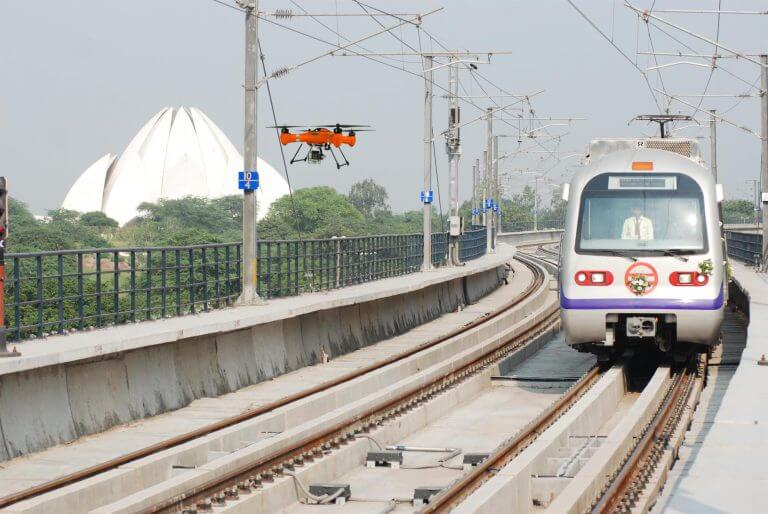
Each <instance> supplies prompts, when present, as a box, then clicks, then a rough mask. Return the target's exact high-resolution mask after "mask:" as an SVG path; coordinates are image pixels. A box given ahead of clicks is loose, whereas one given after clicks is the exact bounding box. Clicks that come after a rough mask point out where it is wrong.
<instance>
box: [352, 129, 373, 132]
mask: <svg viewBox="0 0 768 514" xmlns="http://www.w3.org/2000/svg"><path fill="white" fill-rule="evenodd" d="M350 132H376V129H365V128H363V129H352V130H350Z"/></svg>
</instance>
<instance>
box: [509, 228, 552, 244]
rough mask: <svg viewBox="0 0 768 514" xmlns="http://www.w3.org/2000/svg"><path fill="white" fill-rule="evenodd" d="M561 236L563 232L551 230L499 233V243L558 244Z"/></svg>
mask: <svg viewBox="0 0 768 514" xmlns="http://www.w3.org/2000/svg"><path fill="white" fill-rule="evenodd" d="M562 236H563V231H562V230H559V229H552V230H530V231H528V232H500V233H499V241H501V242H503V243H508V244H511V245H520V244H525V243H534V242H536V243H547V242H552V243H555V242H558V241H560V238H561V237H562Z"/></svg>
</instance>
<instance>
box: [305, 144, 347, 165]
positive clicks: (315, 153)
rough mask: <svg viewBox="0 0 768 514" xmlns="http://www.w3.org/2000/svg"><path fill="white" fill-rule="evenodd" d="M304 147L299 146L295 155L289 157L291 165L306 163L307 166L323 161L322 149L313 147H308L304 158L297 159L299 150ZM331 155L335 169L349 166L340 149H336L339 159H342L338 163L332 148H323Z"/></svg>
mask: <svg viewBox="0 0 768 514" xmlns="http://www.w3.org/2000/svg"><path fill="white" fill-rule="evenodd" d="M303 147H304V145H303V144H300V145H299V147H298V148H297V149H296V153H295V154H293V157H291V164H294V163H297V162H306V163H308V164H319V163H320V162H321V161H322V160H323V159H325V154H324V153H323V148H322V147H317V148H315V147H313V146H312V145H308V147H309V148H307V152H306V153H305V154H304V157H301V158H297V157H298V156H299V153H301V149H302V148H303ZM325 149H326V150H328V151H329V152H330V153H331V156H332V157H333V160H334V162H335V163H336V169H337V170H340V169H341V168H342V167H344V166H349V160H348V159H347V156H346V155H344V152H343V151H342V150H341V148H338V149H337V150H338V151H339V153H340V154H341V157H342V159H343V161H342V162H339V159H338V158H337V157H336V153H335V152H334V151H333V147H330V146H329V147H327V148H325Z"/></svg>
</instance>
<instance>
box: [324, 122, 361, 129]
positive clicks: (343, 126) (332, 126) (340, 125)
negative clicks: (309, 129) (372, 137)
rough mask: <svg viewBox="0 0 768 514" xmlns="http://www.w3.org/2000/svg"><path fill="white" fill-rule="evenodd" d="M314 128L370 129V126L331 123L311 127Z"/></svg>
mask: <svg viewBox="0 0 768 514" xmlns="http://www.w3.org/2000/svg"><path fill="white" fill-rule="evenodd" d="M313 126H315V127H323V128H355V127H370V125H354V124H350V123H331V124H328V125H313Z"/></svg>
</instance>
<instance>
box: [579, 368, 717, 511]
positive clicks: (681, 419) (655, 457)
mask: <svg viewBox="0 0 768 514" xmlns="http://www.w3.org/2000/svg"><path fill="white" fill-rule="evenodd" d="M705 373H706V358H705V357H704V356H702V357H700V358H696V359H694V362H693V363H691V364H689V366H688V367H686V368H685V369H683V370H681V371H679V372H677V373H676V375H675V376H674V378H673V381H672V385H671V386H670V387H669V389H668V390H667V391H666V394H665V397H664V401H663V402H662V403H661V405H660V406H659V408H658V409H657V411H656V413H655V414H654V416H653V419H652V421H651V422H650V423H649V424H648V426H647V427H646V428H645V431H644V432H643V434H642V437H641V438H639V440H638V441H637V444H636V445H635V446H634V448H633V449H632V452H631V453H630V454H629V456H628V458H627V459H626V461H625V462H624V463H623V465H622V466H621V468H620V469H619V470H617V471H616V470H615V471H614V472H613V478H612V480H611V482H610V485H609V486H608V487H607V488H606V489H605V490H604V491H603V494H602V495H601V497H600V499H599V500H598V501H597V502H596V503H595V504H594V505H593V507H592V510H591V512H592V513H593V514H609V513H616V514H619V513H626V512H637V511H640V512H648V511H649V510H650V508H651V507H652V506H653V504H654V502H655V495H656V494H657V493H658V492H659V491H660V489H661V488H663V485H664V481H665V479H666V469H668V468H669V466H670V465H671V462H672V461H673V460H674V458H675V456H676V453H677V450H678V448H679V447H680V444H681V443H682V437H683V434H682V432H683V430H684V427H685V426H687V424H688V422H689V421H690V419H691V417H692V415H693V411H694V410H695V407H696V403H697V402H698V397H699V393H700V392H701V389H702V387H703V382H704V374H705ZM652 481H653V482H654V491H652V492H651V494H648V493H649V492H648V491H647V490H646V488H647V487H648V486H649V483H650V482H652Z"/></svg>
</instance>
